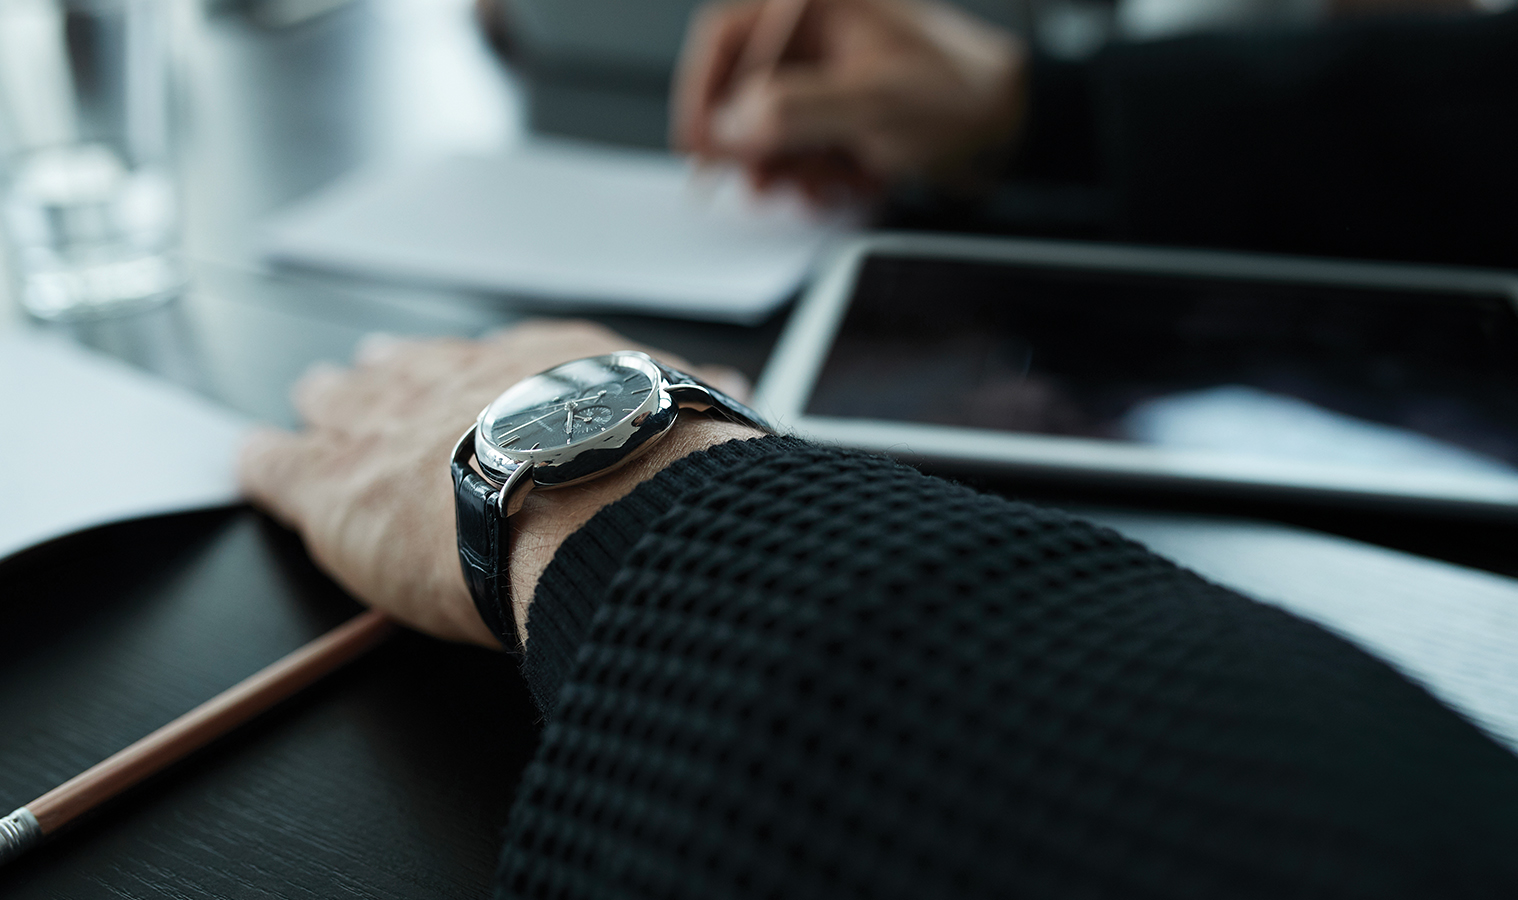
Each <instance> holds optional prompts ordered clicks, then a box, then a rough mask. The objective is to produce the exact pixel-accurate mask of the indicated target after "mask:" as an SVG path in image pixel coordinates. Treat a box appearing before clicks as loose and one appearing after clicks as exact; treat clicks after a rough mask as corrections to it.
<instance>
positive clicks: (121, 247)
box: [0, 0, 184, 321]
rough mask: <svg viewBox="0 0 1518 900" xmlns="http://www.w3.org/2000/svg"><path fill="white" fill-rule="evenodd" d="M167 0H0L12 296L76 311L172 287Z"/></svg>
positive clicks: (40, 306)
mask: <svg viewBox="0 0 1518 900" xmlns="http://www.w3.org/2000/svg"><path fill="white" fill-rule="evenodd" d="M171 6H172V4H171V3H169V2H166V0H0V219H3V230H4V233H5V235H6V237H7V238H8V244H9V248H10V251H11V252H10V256H11V261H12V265H11V267H10V268H11V269H12V275H13V277H14V279H15V282H16V285H15V286H16V288H17V290H18V295H19V297H20V300H21V305H22V306H23V308H25V309H26V310H27V311H28V312H30V313H31V314H32V315H34V316H37V317H38V318H42V319H49V320H56V321H66V320H78V319H85V318H91V317H97V316H101V315H109V314H113V313H119V312H126V311H132V310H137V309H142V308H144V307H149V306H154V305H157V304H159V303H162V302H164V301H166V300H168V299H170V298H172V297H174V296H176V295H177V294H178V293H179V292H180V291H181V290H182V288H183V286H184V272H183V266H182V263H181V262H180V259H179V256H178V244H179V233H178V231H179V229H178V219H179V215H178V213H179V207H178V201H177V196H176V191H175V185H174V179H173V177H172V172H171V167H170V166H171V153H170V136H171V134H170V124H169V88H168V68H169V66H168V63H169V57H168V30H169V21H168V16H169V11H170V7H171Z"/></svg>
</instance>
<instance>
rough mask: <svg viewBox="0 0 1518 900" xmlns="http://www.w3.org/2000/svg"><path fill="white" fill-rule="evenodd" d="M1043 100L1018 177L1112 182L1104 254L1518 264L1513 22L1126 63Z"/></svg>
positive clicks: (1441, 21) (1135, 50)
mask: <svg viewBox="0 0 1518 900" xmlns="http://www.w3.org/2000/svg"><path fill="white" fill-rule="evenodd" d="M1032 84H1033V87H1032V107H1031V109H1032V118H1031V120H1030V127H1029V128H1028V131H1027V138H1028V144H1027V146H1026V147H1025V148H1024V150H1023V153H1022V156H1021V158H1020V159H1019V160H1018V164H1017V169H1018V175H1019V177H1020V178H1022V179H1024V180H1025V181H1031V182H1033V183H1044V182H1056V183H1066V182H1070V181H1082V180H1086V181H1090V182H1095V183H1099V184H1101V185H1102V186H1103V187H1104V188H1105V189H1106V192H1107V198H1108V202H1107V203H1106V204H1104V207H1103V208H1104V210H1105V218H1106V220H1107V221H1106V223H1105V225H1104V227H1103V230H1102V232H1101V233H1103V234H1104V235H1105V236H1107V237H1113V238H1117V239H1120V240H1125V241H1134V242H1139V243H1156V244H1181V245H1201V246H1221V247H1230V248H1241V249H1248V250H1261V251H1270V252H1284V253H1298V254H1308V255H1323V256H1341V257H1357V258H1369V259H1391V260H1404V261H1422V262H1439V263H1457V264H1467V265H1478V266H1498V267H1515V266H1518V240H1515V239H1514V235H1518V164H1515V162H1514V159H1515V156H1514V147H1515V146H1518V12H1510V13H1505V14H1502V15H1486V16H1475V15H1472V16H1441V17H1426V18H1394V19H1385V20H1375V21H1370V22H1361V23H1352V24H1344V25H1340V26H1334V27H1328V28H1322V29H1316V30H1310V31H1281V32H1272V33H1264V34H1256V35H1240V36H1202V37H1193V38H1186V39H1180V40H1169V41H1160V42H1154V43H1144V44H1128V45H1115V46H1113V47H1110V48H1109V49H1108V50H1106V51H1104V52H1103V53H1101V54H1099V55H1098V56H1097V57H1096V58H1095V59H1093V60H1091V61H1089V62H1087V63H1082V64H1075V65H1073V64H1068V63H1058V62H1054V61H1050V60H1039V61H1038V62H1037V63H1036V64H1035V67H1034V71H1033V81H1032ZM1013 193H1014V194H1015V193H1016V192H1013Z"/></svg>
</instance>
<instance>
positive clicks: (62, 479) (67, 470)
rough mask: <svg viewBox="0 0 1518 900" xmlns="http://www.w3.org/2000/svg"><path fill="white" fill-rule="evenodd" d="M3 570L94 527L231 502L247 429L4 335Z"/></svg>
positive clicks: (190, 396)
mask: <svg viewBox="0 0 1518 900" xmlns="http://www.w3.org/2000/svg"><path fill="white" fill-rule="evenodd" d="M0 423H3V425H0V558H3V557H6V556H9V555H11V554H12V553H15V552H16V551H18V550H22V549H24V548H26V547H29V546H31V545H33V544H37V543H41V542H42V541H45V540H48V539H50V538H54V537H59V536H61V535H64V534H68V533H69V532H71V531H77V530H79V529H82V528H88V527H90V526H93V525H101V524H105V523H107V522H114V521H119V520H122V519H129V518H133V517H136V516H145V515H154V514H157V513H167V512H176V511H180V510H189V509H197V508H201V507H208V506H217V505H220V504H224V503H230V502H233V501H235V500H236V499H237V496H238V493H237V483H236V478H235V463H236V455H237V448H238V446H239V444H240V442H241V440H242V437H243V435H244V434H245V433H246V432H247V430H248V428H249V427H250V424H251V423H250V421H249V420H247V419H244V418H242V417H241V416H239V415H237V414H236V413H233V412H231V411H230V410H227V409H225V408H223V407H221V406H218V405H216V404H214V403H212V402H210V401H208V400H205V399H203V398H201V397H200V396H199V395H197V394H194V393H192V392H190V391H188V390H186V389H184V388H182V387H179V386H178V385H175V384H173V383H171V382H168V381H165V380H163V379H159V378H156V377H154V376H152V375H149V374H147V373H144V372H142V371H139V370H137V369H133V368H131V367H130V366H127V365H126V364H124V363H121V362H118V361H116V360H113V359H111V358H109V357H106V356H104V355H101V354H98V353H95V352H93V351H90V350H86V349H84V348H82V347H80V346H78V345H76V344H73V343H71V342H69V341H66V340H64V339H62V338H58V337H54V336H48V335H41V334H36V333H32V332H27V331H14V332H9V333H3V334H0Z"/></svg>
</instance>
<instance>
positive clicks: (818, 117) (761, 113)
mask: <svg viewBox="0 0 1518 900" xmlns="http://www.w3.org/2000/svg"><path fill="white" fill-rule="evenodd" d="M864 99H865V98H864V97H863V96H862V94H861V92H860V90H859V89H858V88H856V87H854V86H853V85H850V84H848V83H847V82H844V81H842V80H840V79H839V78H837V77H836V76H834V75H833V74H831V73H830V72H828V71H825V70H820V69H812V68H799V67H796V68H792V69H787V70H784V71H780V72H776V73H774V74H773V75H770V76H766V77H762V78H754V79H751V80H749V81H746V82H745V83H744V84H743V85H742V86H740V87H739V89H738V91H737V93H736V94H735V95H734V96H733V99H732V100H731V101H729V102H728V103H726V104H724V105H723V106H722V108H721V109H719V110H717V111H716V112H714V113H713V116H712V125H711V132H712V139H713V141H714V142H715V143H716V145H717V146H718V148H719V150H720V152H723V153H726V154H728V155H731V156H735V157H738V158H740V159H746V160H762V159H768V158H773V157H776V156H779V155H782V154H786V153H799V152H802V151H809V150H819V149H824V148H828V147H842V148H846V149H852V148H853V147H854V146H855V145H857V144H859V143H860V142H861V141H862V140H863V139H864V137H865V135H864V128H863V124H862V123H863V121H864V118H863V115H862V114H863V112H864V111H865V110H864V106H865V103H864Z"/></svg>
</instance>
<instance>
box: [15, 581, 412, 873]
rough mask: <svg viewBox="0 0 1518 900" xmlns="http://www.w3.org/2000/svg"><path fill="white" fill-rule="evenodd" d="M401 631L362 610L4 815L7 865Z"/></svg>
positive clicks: (382, 619) (374, 614)
mask: <svg viewBox="0 0 1518 900" xmlns="http://www.w3.org/2000/svg"><path fill="white" fill-rule="evenodd" d="M394 630H395V623H394V622H392V621H391V620H390V619H389V618H388V617H386V616H385V615H384V614H383V613H381V612H378V611H376V610H370V611H368V612H365V613H360V614H359V615H357V616H354V617H353V618H351V619H349V620H348V621H347V622H345V623H343V624H342V625H339V626H338V627H336V628H334V629H332V630H331V631H329V632H327V633H326V634H324V635H322V636H321V637H319V638H317V639H316V640H314V641H311V642H310V643H309V644H306V645H305V646H304V647H301V648H300V649H299V650H296V651H294V652H293V653H291V654H289V655H288V656H285V657H284V658H283V659H280V660H279V661H278V662H275V663H273V664H271V665H269V666H268V667H266V668H264V669H263V670H261V671H259V672H257V673H255V674H253V675H251V676H249V677H248V678H246V679H244V680H243V681H241V682H239V683H237V684H236V685H233V686H232V687H230V688H228V689H227V690H225V691H223V692H221V693H220V694H217V695H216V696H215V697H212V698H211V699H210V700H207V701H206V702H205V703H202V704H201V705H199V706H197V707H195V708H194V709H193V710H191V711H189V712H187V713H185V714H184V715H182V716H180V717H179V718H177V719H175V720H174V721H172V722H170V723H169V724H167V725H165V726H163V727H162V728H160V729H158V730H157V731H155V732H153V733H152V734H150V735H148V736H147V737H145V738H143V739H142V740H140V741H138V742H137V743H135V744H132V745H131V746H130V747H127V748H126V749H125V750H122V751H120V752H118V753H116V754H115V755H114V756H111V757H110V758H108V759H106V760H104V761H103V762H100V763H97V764H96V765H94V766H93V767H91V768H89V769H87V770H86V771H84V772H82V773H81V774H79V775H76V776H74V777H73V778H71V779H69V780H68V781H66V782H64V783H63V784H61V785H59V786H58V787H56V788H53V789H52V790H51V791H48V792H47V793H45V794H43V795H42V796H41V797H38V798H37V799H36V800H33V801H32V802H31V803H28V804H26V805H25V806H23V807H21V808H20V809H17V810H16V811H15V812H13V813H11V814H10V815H9V816H6V817H5V818H0V864H4V863H5V862H8V861H9V860H12V859H15V858H16V857H18V856H20V855H21V854H22V853H24V852H26V851H27V850H29V849H31V848H32V847H33V846H35V845H36V844H37V843H39V842H40V841H41V840H42V838H43V837H44V836H46V835H49V834H52V833H53V832H55V831H57V830H58V829H60V828H62V827H63V826H64V825H67V824H68V823H69V822H71V821H73V820H74V819H75V818H77V817H78V816H80V815H81V814H83V813H85V812H88V811H89V810H91V809H93V808H95V807H96V806H99V805H100V804H102V803H104V802H106V801H107V800H110V799H111V798H112V797H114V796H116V795H117V794H119V793H121V792H122V791H125V790H127V789H128V788H130V787H132V786H134V785H136V784H138V783H139V782H141V781H143V780H144V779H146V778H148V777H149V776H152V775H155V774H157V773H158V772H161V771H163V770H164V769H166V768H168V767H169V766H171V765H173V764H174V763H176V762H178V761H179V760H181V759H184V758H185V757H186V756H189V755H190V754H191V753H193V752H195V751H196V750H199V749H200V748H201V747H204V746H205V745H206V744H209V743H211V742H212V741H214V740H216V739H217V738H219V737H221V736H222V735H224V734H226V733H228V732H230V731H231V730H233V729H234V728H236V727H237V726H239V725H241V724H243V723H244V722H247V721H248V720H250V719H252V718H254V717H255V716H257V715H259V714H260V713H263V712H265V711H266V710H268V709H270V708H271V707H273V706H274V705H275V704H277V703H279V702H280V701H281V700H285V699H287V698H289V697H291V696H293V695H295V694H297V693H299V692H300V691H301V690H303V689H305V688H307V687H309V686H311V685H312V684H315V683H316V682H317V681H320V680H321V679H322V678H324V677H326V676H327V675H329V674H331V673H332V672H334V671H336V670H337V669H340V668H342V667H343V666H344V665H346V664H347V663H349V662H352V661H353V660H355V659H357V658H358V657H360V656H362V655H363V654H364V653H366V652H368V651H369V650H371V649H373V648H374V647H376V646H378V645H379V644H380V643H381V642H382V641H384V639H385V638H387V637H389V636H390V634H391V633H392V632H393V631H394Z"/></svg>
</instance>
